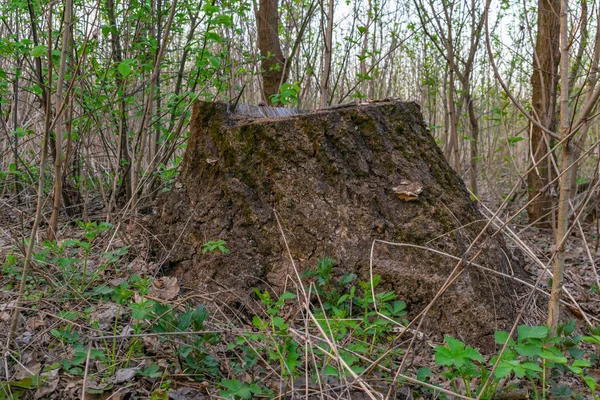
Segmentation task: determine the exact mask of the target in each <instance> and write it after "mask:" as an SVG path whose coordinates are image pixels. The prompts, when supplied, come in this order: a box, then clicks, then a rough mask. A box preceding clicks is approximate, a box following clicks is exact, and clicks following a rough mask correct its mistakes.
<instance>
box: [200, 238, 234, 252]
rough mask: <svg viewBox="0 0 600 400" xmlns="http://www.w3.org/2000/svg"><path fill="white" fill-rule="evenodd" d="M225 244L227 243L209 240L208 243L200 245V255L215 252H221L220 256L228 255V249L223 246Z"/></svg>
mask: <svg viewBox="0 0 600 400" xmlns="http://www.w3.org/2000/svg"><path fill="white" fill-rule="evenodd" d="M226 244H227V242H225V241H224V240H220V239H219V240H211V241H210V242H206V243H204V244H203V245H202V254H206V253H208V252H210V253H216V252H217V251H219V252H221V253H222V254H228V253H229V249H228V248H227V247H225V245H226Z"/></svg>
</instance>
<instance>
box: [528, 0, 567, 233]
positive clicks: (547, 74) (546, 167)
mask: <svg viewBox="0 0 600 400" xmlns="http://www.w3.org/2000/svg"><path fill="white" fill-rule="evenodd" d="M559 9H560V0H539V1H538V33H537V39H536V45H535V54H534V56H535V57H534V65H533V75H532V77H531V85H532V89H533V95H532V107H533V111H534V112H533V114H534V117H536V118H537V119H538V121H539V123H540V124H541V125H542V126H544V127H545V128H548V129H549V130H551V131H553V130H554V129H555V125H556V115H555V114H556V111H555V104H556V84H557V69H558V61H559V58H560V51H559V46H558V43H559V40H558V35H557V33H558V32H559V30H560V20H559V17H558V10H559ZM566 84H567V85H568V83H566ZM545 136H546V134H545V133H544V131H543V130H542V129H541V128H540V127H538V126H536V125H535V124H534V125H533V126H532V128H531V137H530V149H531V154H532V162H533V163H534V164H535V165H536V168H533V169H532V170H531V171H530V172H529V173H528V174H527V184H528V186H529V200H530V201H531V203H530V204H529V206H528V207H527V212H528V214H529V220H530V221H532V222H533V221H537V223H538V225H540V226H545V227H548V226H550V225H551V223H550V222H551V220H552V218H551V213H552V203H553V199H552V195H551V191H550V190H549V188H548V187H547V186H548V183H549V182H550V180H551V179H550V177H552V174H553V172H552V168H550V166H551V162H550V161H551V160H550V159H549V157H548V158H546V159H543V158H544V157H545V156H546V154H547V153H548V152H549V151H550V148H549V146H548V144H547V139H548V138H546V137H545ZM550 157H552V156H550Z"/></svg>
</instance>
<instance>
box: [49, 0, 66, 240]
mask: <svg viewBox="0 0 600 400" xmlns="http://www.w3.org/2000/svg"><path fill="white" fill-rule="evenodd" d="M71 7H72V3H71V0H67V1H66V3H65V10H64V18H63V36H62V50H61V53H60V66H59V69H58V82H57V83H56V102H55V104H54V106H55V108H56V113H57V115H56V118H58V120H57V121H56V125H55V128H54V135H55V137H56V148H55V151H56V156H55V158H54V202H53V204H52V216H51V217H50V226H49V228H48V240H55V239H56V233H57V232H58V216H59V214H60V205H61V199H62V196H63V187H62V183H63V172H62V170H63V151H62V150H63V128H64V123H65V120H66V118H65V117H64V113H61V109H62V104H63V103H65V102H66V101H67V99H66V98H64V99H63V86H64V81H65V73H66V67H67V53H68V51H69V50H68V47H69V43H70V39H69V33H70V32H71V11H72V10H71ZM42 173H43V171H42Z"/></svg>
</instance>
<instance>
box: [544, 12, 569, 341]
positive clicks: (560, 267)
mask: <svg viewBox="0 0 600 400" xmlns="http://www.w3.org/2000/svg"><path fill="white" fill-rule="evenodd" d="M560 3H561V4H560V43H561V44H560V45H561V53H560V54H561V57H560V83H561V88H560V136H561V139H562V141H563V144H562V156H561V171H562V172H564V173H563V174H562V175H561V177H560V200H559V202H558V226H557V228H556V239H555V240H556V258H555V259H554V269H553V277H552V292H551V295H550V302H549V303H548V326H549V327H550V328H551V329H552V332H553V333H554V334H556V327H557V325H558V320H559V316H560V299H561V297H562V291H563V281H564V276H565V243H566V241H567V234H568V230H569V198H570V197H571V194H570V193H571V179H572V177H571V174H570V173H569V171H568V170H567V169H568V168H569V167H570V166H571V163H572V162H573V154H572V152H571V139H570V138H569V136H570V133H571V127H570V126H569V123H570V122H571V120H570V117H569V15H568V13H569V8H568V4H567V0H561V2H560Z"/></svg>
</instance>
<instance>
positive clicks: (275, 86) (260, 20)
mask: <svg viewBox="0 0 600 400" xmlns="http://www.w3.org/2000/svg"><path fill="white" fill-rule="evenodd" d="M278 7H279V4H278V0H260V3H259V8H258V11H257V13H256V24H257V29H258V49H259V50H260V55H261V57H262V60H261V63H260V66H261V68H262V78H263V92H264V95H265V100H266V101H267V103H268V104H273V103H272V101H271V96H273V95H274V94H277V93H279V86H281V84H282V83H283V82H285V81H286V80H287V72H286V70H287V68H286V65H285V57H284V56H283V52H282V51H281V44H280V42H279V31H278V28H279V10H278Z"/></svg>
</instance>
